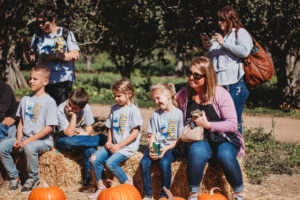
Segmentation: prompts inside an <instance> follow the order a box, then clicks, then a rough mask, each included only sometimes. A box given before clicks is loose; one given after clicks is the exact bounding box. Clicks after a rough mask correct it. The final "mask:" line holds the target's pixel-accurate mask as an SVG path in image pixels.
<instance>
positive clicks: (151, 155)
mask: <svg viewBox="0 0 300 200" xmlns="http://www.w3.org/2000/svg"><path fill="white" fill-rule="evenodd" d="M149 157H150V158H151V159H152V160H157V159H158V156H157V155H156V154H154V153H153V148H152V147H151V148H150V147H149Z"/></svg>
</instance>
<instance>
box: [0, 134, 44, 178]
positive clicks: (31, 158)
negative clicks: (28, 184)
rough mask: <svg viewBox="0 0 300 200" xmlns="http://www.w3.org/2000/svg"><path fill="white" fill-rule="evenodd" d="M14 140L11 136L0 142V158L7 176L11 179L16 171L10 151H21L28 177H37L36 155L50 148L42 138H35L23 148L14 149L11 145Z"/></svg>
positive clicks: (16, 175)
mask: <svg viewBox="0 0 300 200" xmlns="http://www.w3.org/2000/svg"><path fill="white" fill-rule="evenodd" d="M15 141H16V138H11V139H7V140H4V141H2V142H1V143H0V160H1V162H2V164H3V166H4V168H5V170H6V171H7V174H8V177H9V178H11V179H16V178H17V177H18V176H19V175H18V171H17V168H16V165H15V164H14V161H13V158H12V156H11V153H13V152H22V151H24V155H25V157H26V161H27V172H28V178H32V179H38V177H39V164H38V155H39V154H41V153H44V152H46V151H49V150H50V147H49V146H48V145H47V143H46V142H45V141H43V140H35V141H32V142H29V143H27V144H26V145H25V147H24V149H19V150H18V151H16V150H15V149H14V148H13V145H14V143H15Z"/></svg>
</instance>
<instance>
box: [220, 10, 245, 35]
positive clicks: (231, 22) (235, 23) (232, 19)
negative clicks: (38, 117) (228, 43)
mask: <svg viewBox="0 0 300 200" xmlns="http://www.w3.org/2000/svg"><path fill="white" fill-rule="evenodd" d="M218 17H220V18H224V19H225V21H226V22H227V26H226V30H225V31H224V34H225V35H226V34H227V33H229V32H230V31H231V29H232V28H236V30H239V28H243V27H244V26H243V24H242V22H241V21H240V19H239V14H238V13H237V11H236V10H235V9H234V8H233V7H231V6H225V7H224V8H221V9H220V10H219V11H218Z"/></svg>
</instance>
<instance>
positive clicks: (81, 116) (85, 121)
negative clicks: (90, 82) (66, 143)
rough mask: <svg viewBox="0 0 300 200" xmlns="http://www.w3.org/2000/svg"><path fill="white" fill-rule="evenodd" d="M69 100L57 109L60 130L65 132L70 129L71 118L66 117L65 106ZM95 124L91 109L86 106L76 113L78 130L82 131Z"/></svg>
mask: <svg viewBox="0 0 300 200" xmlns="http://www.w3.org/2000/svg"><path fill="white" fill-rule="evenodd" d="M66 103H67V100H66V101H65V102H63V103H61V104H60V105H59V106H58V108H57V117H58V124H59V130H60V131H63V130H65V129H67V128H68V126H69V124H70V120H71V117H70V116H68V115H66V113H65V106H66ZM94 122H95V120H94V117H93V113H92V110H91V107H90V106H89V105H88V104H86V105H85V107H84V108H83V109H80V110H79V111H78V112H77V113H76V128H78V129H82V128H84V127H85V126H89V125H92V124H93V123H94Z"/></svg>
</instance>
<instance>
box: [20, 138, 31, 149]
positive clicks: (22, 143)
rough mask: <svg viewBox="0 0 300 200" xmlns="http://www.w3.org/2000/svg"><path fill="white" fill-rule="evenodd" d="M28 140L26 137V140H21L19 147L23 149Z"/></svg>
mask: <svg viewBox="0 0 300 200" xmlns="http://www.w3.org/2000/svg"><path fill="white" fill-rule="evenodd" d="M28 142H29V141H28V140H27V139H26V140H23V141H22V142H21V144H20V148H21V149H24V147H25V145H26V144H27V143H28Z"/></svg>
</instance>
